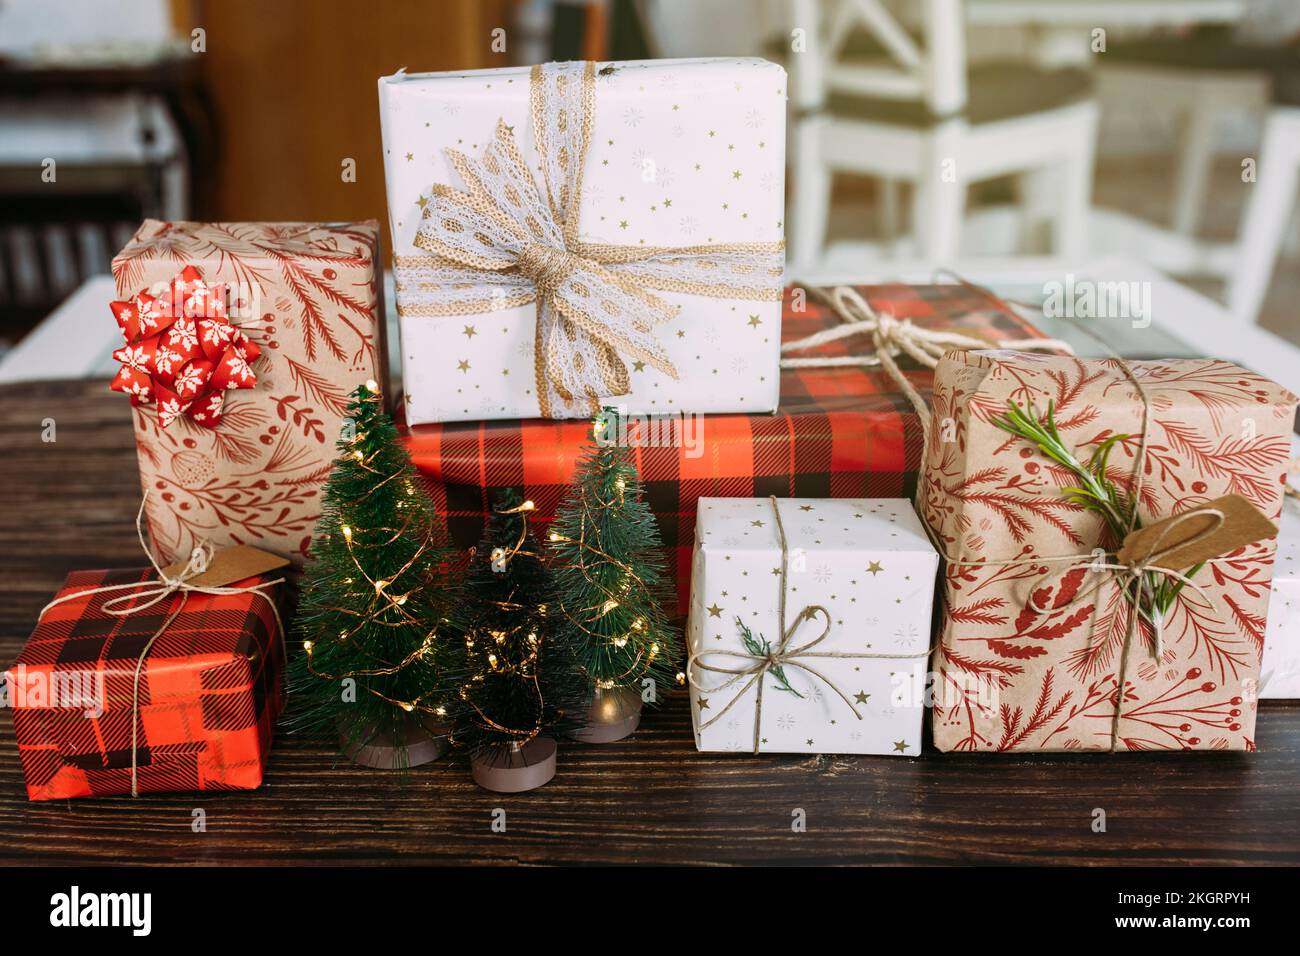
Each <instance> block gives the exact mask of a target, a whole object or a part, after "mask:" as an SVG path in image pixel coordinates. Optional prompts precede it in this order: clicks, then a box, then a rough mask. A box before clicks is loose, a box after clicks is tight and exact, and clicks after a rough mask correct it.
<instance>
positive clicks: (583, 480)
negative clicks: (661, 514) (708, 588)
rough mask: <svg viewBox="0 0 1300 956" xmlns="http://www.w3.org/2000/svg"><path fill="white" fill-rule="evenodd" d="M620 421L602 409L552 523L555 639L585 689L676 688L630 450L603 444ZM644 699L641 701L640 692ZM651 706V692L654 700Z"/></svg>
mask: <svg viewBox="0 0 1300 956" xmlns="http://www.w3.org/2000/svg"><path fill="white" fill-rule="evenodd" d="M616 423H617V419H616V418H615V413H614V411H613V410H612V409H608V408H607V409H605V410H604V412H602V413H601V414H600V415H598V416H597V417H596V419H595V420H594V422H593V424H592V432H593V439H594V441H593V444H592V445H591V446H590V447H589V448H588V450H587V452H586V454H585V456H584V457H583V459H582V461H581V462H580V464H579V467H578V477H577V481H576V483H575V484H574V486H573V488H572V489H571V490H570V492H569V494H568V495H567V496H566V497H565V499H564V500H563V501H562V502H561V503H560V507H559V509H558V511H557V512H556V515H555V520H554V522H553V523H552V524H551V531H550V536H549V538H550V543H551V550H552V552H553V554H554V555H555V559H556V560H555V569H554V571H553V574H554V578H555V582H554V588H553V590H554V594H555V598H554V603H555V612H556V617H557V624H556V626H557V628H558V631H559V633H560V636H561V637H562V638H564V639H565V641H566V643H569V644H571V645H572V646H573V648H574V653H575V655H576V656H577V659H578V662H579V665H580V666H581V668H582V670H583V673H584V674H585V675H586V676H587V680H588V693H589V696H590V694H591V693H592V692H594V691H597V690H600V691H609V690H616V689H621V690H625V691H627V692H629V693H636V694H642V691H643V687H644V685H643V681H644V680H645V679H646V678H649V679H650V680H652V681H654V685H653V686H654V687H656V688H665V687H669V686H671V683H670V682H673V681H677V682H680V676H679V675H678V674H677V661H678V657H679V654H680V650H679V647H680V643H679V641H678V639H677V636H676V634H675V633H674V631H673V629H672V628H671V627H670V626H669V623H668V617H667V615H666V613H665V612H664V606H665V604H666V603H667V602H668V601H670V600H671V591H670V588H669V586H668V585H667V583H666V582H667V575H666V571H665V565H664V557H663V547H662V544H661V542H660V538H659V529H658V527H657V525H656V524H655V517H654V513H653V512H651V510H650V507H649V506H648V505H647V504H646V502H645V498H644V494H643V490H642V486H641V478H640V475H639V474H638V473H637V469H636V465H635V464H634V463H633V461H632V456H631V453H630V450H629V449H628V448H626V447H624V446H621V445H617V444H615V443H613V442H610V441H605V440H603V439H602V436H603V435H605V434H606V433H607V432H608V431H609V429H610V428H611V426H613V425H615V424H616ZM642 696H644V695H642ZM651 699H652V700H653V701H655V702H657V700H658V694H657V693H656V694H654V695H653V696H652V698H651Z"/></svg>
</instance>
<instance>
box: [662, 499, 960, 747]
mask: <svg viewBox="0 0 1300 956" xmlns="http://www.w3.org/2000/svg"><path fill="white" fill-rule="evenodd" d="M775 506H776V508H777V509H779V513H780V518H781V528H782V529H783V530H784V533H785V538H786V561H785V562H784V563H785V567H786V571H785V575H784V577H783V576H782V573H781V568H782V559H781V546H780V534H779V530H778V527H777V523H776V521H775V520H774V516H773V511H772V509H773V502H772V500H770V499H767V498H701V499H700V504H699V512H698V517H697V520H696V547H695V556H694V560H693V563H692V569H691V604H690V616H689V620H688V624H687V639H688V644H689V652H690V653H691V654H692V655H693V657H692V660H693V661H698V662H702V663H704V664H708V665H715V666H718V667H722V668H736V667H737V666H743V665H745V664H746V663H747V662H746V661H744V660H743V659H741V658H737V657H733V656H727V655H723V654H710V653H708V652H711V651H729V652H735V653H744V652H745V650H746V649H745V644H744V642H743V638H742V634H741V628H740V627H739V625H738V624H737V622H736V619H737V618H740V620H741V621H742V622H744V623H745V624H746V625H748V627H749V629H750V631H751V632H752V633H753V634H754V635H756V636H759V637H760V638H761V639H765V640H767V641H768V642H769V643H770V644H771V645H773V646H775V645H776V644H777V643H778V641H779V640H780V624H779V622H778V618H779V614H780V609H779V601H780V590H779V589H780V588H784V590H785V601H786V619H787V626H789V625H791V624H793V623H794V622H795V620H796V618H797V617H798V615H799V612H800V611H801V610H802V609H803V608H805V607H809V606H819V607H823V608H825V609H826V611H827V612H828V614H829V620H830V628H829V631H828V632H827V636H826V638H825V640H823V641H822V642H821V643H820V644H817V645H816V646H814V647H811V648H810V649H809V650H810V654H809V656H806V657H801V658H796V659H795V660H796V661H803V662H804V663H807V664H808V665H810V666H811V667H813V668H815V669H816V670H817V671H819V672H820V673H821V674H822V675H824V676H825V677H826V678H827V679H828V680H829V683H830V684H833V685H834V686H828V683H827V682H826V681H823V680H821V679H820V678H818V677H815V676H813V675H812V674H810V673H809V672H808V671H806V670H804V669H803V668H802V667H801V666H798V664H797V663H796V662H790V663H787V664H785V665H784V667H783V672H784V678H785V680H786V682H788V685H789V688H790V689H789V690H787V689H784V688H783V687H782V686H781V681H780V680H779V679H778V678H777V677H776V675H775V674H773V673H772V672H771V671H769V672H768V673H767V674H765V675H764V677H763V680H764V682H765V683H764V688H763V704H762V713H761V715H760V717H761V719H760V724H759V729H758V735H757V736H758V739H759V750H760V751H762V752H764V753H844V754H850V753H852V754H887V755H892V756H903V755H906V756H916V755H917V754H918V753H920V749H921V722H922V721H921V718H922V715H923V713H924V700H925V696H924V693H925V675H926V671H927V668H928V664H927V651H928V649H929V646H930V633H931V614H932V610H933V602H934V588H935V575H936V573H937V571H938V566H939V556H938V554H937V553H936V552H935V550H934V547H933V546H932V545H931V544H930V540H929V538H927V537H926V534H925V531H924V529H922V527H921V523H920V521H919V520H918V519H917V517H916V513H915V512H914V511H913V509H912V504H911V502H910V501H908V500H906V499H904V498H844V499H804V498H778V499H776V503H775ZM822 630H823V627H822V623H821V621H820V619H817V620H811V619H810V620H806V621H804V622H803V623H801V624H800V625H799V626H798V627H797V628H796V629H795V630H794V632H793V633H792V635H791V638H790V641H789V642H788V645H787V646H788V647H790V648H798V647H800V646H802V645H806V644H808V643H809V642H810V641H813V640H814V639H815V638H816V637H817V636H818V634H819V633H821V631H822ZM825 653H828V654H832V655H835V654H844V655H855V656H844V657H835V656H826V657H816V656H812V655H815V654H825ZM856 655H861V656H856ZM871 655H890V656H880V657H874V656H871ZM692 674H693V677H694V682H693V683H692V686H691V688H690V694H691V716H692V720H693V724H694V727H695V745H696V748H697V749H699V750H701V751H710V752H718V751H733V752H742V753H745V752H752V751H753V746H754V737H755V733H754V719H755V699H756V696H757V695H756V689H755V688H754V687H750V688H748V689H747V690H744V691H743V692H742V693H740V694H739V696H737V694H738V692H739V691H741V689H742V688H744V687H745V685H746V684H747V683H748V680H749V678H748V677H746V678H744V679H742V680H740V681H738V682H736V683H734V684H732V685H731V686H724V685H725V684H726V682H727V681H728V680H729V679H730V678H729V677H728V676H727V675H725V674H719V673H714V672H710V671H708V670H701V669H698V668H692ZM697 685H698V686H697ZM836 688H838V693H837V691H836ZM841 693H842V694H843V695H844V696H845V697H847V698H848V702H846V701H845V700H844V699H842V698H841V696H840V694H841ZM733 699H735V703H734V704H732V705H731V707H730V709H729V710H728V711H727V712H726V713H725V714H723V715H722V716H721V717H720V718H718V719H716V720H714V721H713V722H712V723H711V724H709V726H707V727H704V726H703V724H704V723H705V722H707V721H709V720H710V719H711V718H712V717H714V716H715V715H717V714H719V713H720V712H721V711H722V710H723V708H724V707H726V705H727V704H728V703H729V702H731V701H732V700H733ZM705 702H707V704H706V703H705ZM850 703H851V704H852V706H850ZM855 712H856V713H857V714H860V715H861V719H858V717H857V716H855Z"/></svg>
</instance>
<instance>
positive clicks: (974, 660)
mask: <svg viewBox="0 0 1300 956" xmlns="http://www.w3.org/2000/svg"><path fill="white" fill-rule="evenodd" d="M1130 375H1131V376H1132V378H1131V379H1130V377H1129V376H1130ZM1138 383H1140V385H1141V391H1139V389H1138V387H1137V385H1138ZM1144 395H1145V401H1144V399H1143V396H1144ZM1049 401H1050V402H1051V403H1052V405H1053V408H1052V412H1053V416H1054V420H1055V424H1056V427H1057V429H1058V431H1059V433H1060V436H1061V442H1062V443H1063V444H1064V445H1065V446H1067V448H1069V449H1070V453H1071V454H1072V455H1074V457H1075V458H1076V459H1078V460H1080V461H1082V462H1087V461H1088V460H1089V459H1090V457H1091V456H1092V454H1093V453H1094V451H1096V450H1097V449H1098V448H1099V447H1100V446H1102V445H1103V443H1106V442H1107V441H1108V439H1114V444H1113V447H1111V446H1108V447H1110V454H1109V458H1108V459H1107V461H1106V463H1105V469H1106V477H1107V479H1108V480H1109V481H1111V482H1113V483H1114V484H1115V485H1116V486H1117V487H1118V488H1119V489H1120V492H1121V493H1122V494H1123V495H1124V496H1128V495H1130V494H1132V495H1135V496H1136V499H1137V502H1138V513H1139V515H1140V517H1141V521H1142V524H1143V525H1144V526H1146V525H1151V524H1153V523H1154V522H1156V521H1158V520H1159V519H1162V518H1169V517H1171V516H1175V515H1182V514H1185V513H1186V514H1187V515H1188V516H1189V517H1190V516H1191V515H1194V514H1195V513H1196V512H1198V511H1199V512H1200V513H1201V514H1202V515H1203V516H1209V517H1210V518H1211V520H1213V512H1212V511H1210V510H1209V509H1214V508H1219V507H1223V505H1222V503H1221V500H1220V499H1222V498H1223V496H1227V495H1237V496H1240V497H1241V498H1243V499H1245V500H1246V501H1248V502H1249V503H1250V505H1253V506H1254V509H1256V510H1257V511H1258V512H1259V515H1260V516H1261V517H1259V521H1260V522H1262V525H1263V527H1264V528H1265V529H1267V527H1268V524H1269V522H1272V525H1273V529H1274V535H1275V534H1276V530H1275V529H1276V525H1277V520H1278V517H1279V514H1280V512H1281V508H1282V495H1283V483H1284V481H1285V473H1286V470H1287V464H1288V460H1289V449H1290V442H1289V435H1290V433H1291V429H1292V426H1293V424H1294V421H1295V407H1296V398H1295V396H1293V395H1291V394H1290V393H1288V392H1287V391H1286V390H1285V389H1283V388H1282V387H1281V386H1279V385H1276V384H1275V383H1273V382H1271V381H1269V380H1268V379H1266V378H1262V377H1260V376H1258V375H1256V374H1254V373H1253V372H1248V371H1246V370H1244V369H1241V368H1239V367H1237V366H1236V365H1233V364H1232V363H1230V362H1226V361H1223V360H1221V359H1168V360H1161V361H1133V362H1129V363H1123V362H1121V361H1119V360H1116V359H1104V360H1099V359H1077V358H1074V357H1063V356H1043V355H1031V354H1028V353H1023V352H1010V351H997V350H991V351H982V352H969V353H949V354H948V355H945V356H944V358H943V359H942V360H941V361H940V362H939V366H938V368H937V369H936V372H935V387H934V394H933V401H932V410H933V414H932V417H931V425H930V439H929V447H928V449H927V454H926V466H925V471H924V485H923V489H922V508H923V511H924V516H925V519H926V521H927V522H928V523H929V524H930V527H931V528H932V529H933V530H934V532H935V534H936V535H937V537H938V539H939V540H940V542H941V549H942V550H943V551H944V552H945V559H946V560H945V570H944V572H943V577H942V584H943V587H944V598H945V600H944V605H945V606H944V612H943V618H942V624H941V628H940V632H939V638H938V645H937V647H936V650H935V656H934V670H935V673H936V678H935V702H934V710H933V732H934V743H935V746H937V747H938V748H939V749H940V750H992V751H1011V750H1020V751H1025V750H1030V751H1060V750H1067V751H1068V750H1253V749H1254V748H1255V714H1256V701H1257V697H1258V686H1259V677H1260V656H1261V653H1262V650H1263V643H1264V623H1265V619H1266V615H1267V611H1268V597H1269V583H1270V579H1271V577H1272V574H1273V562H1274V544H1275V540H1276V538H1275V537H1274V538H1272V539H1270V538H1268V537H1263V538H1258V537H1251V538H1244V539H1242V540H1250V541H1251V542H1252V543H1249V544H1242V545H1240V546H1236V547H1234V548H1232V549H1231V550H1230V551H1229V552H1228V553H1226V554H1222V555H1219V556H1218V557H1215V558H1211V559H1209V560H1208V561H1207V562H1206V563H1205V564H1204V566H1199V565H1197V564H1195V563H1194V562H1189V564H1191V565H1192V566H1191V567H1190V569H1189V566H1188V565H1182V566H1179V567H1173V568H1170V569H1168V570H1169V571H1174V572H1179V573H1182V574H1183V575H1184V576H1185V577H1187V579H1188V582H1190V583H1188V584H1187V586H1183V587H1182V588H1181V590H1179V591H1178V592H1177V594H1176V597H1174V599H1173V602H1172V604H1171V605H1170V606H1169V608H1168V610H1167V611H1166V612H1164V613H1163V614H1162V615H1161V616H1160V620H1161V621H1162V626H1161V627H1160V630H1159V633H1157V632H1156V629H1155V628H1154V627H1153V626H1152V625H1151V624H1150V623H1148V621H1147V620H1146V619H1140V620H1137V621H1134V622H1133V626H1132V627H1130V620H1129V617H1130V613H1131V612H1130V607H1131V605H1130V601H1129V600H1128V599H1127V598H1126V597H1125V592H1124V590H1123V589H1124V588H1125V587H1129V586H1131V585H1132V581H1133V577H1131V576H1125V575H1133V574H1134V573H1135V572H1133V571H1132V569H1133V567H1134V564H1132V563H1131V561H1132V560H1133V558H1131V557H1130V558H1124V557H1122V555H1123V553H1124V552H1123V550H1122V549H1120V550H1118V551H1117V546H1118V544H1119V542H1116V541H1114V540H1111V537H1112V536H1111V535H1110V534H1109V533H1108V531H1107V528H1106V525H1105V522H1104V521H1103V520H1102V519H1101V517H1100V516H1099V515H1098V513H1097V512H1096V511H1093V510H1086V509H1084V508H1083V507H1081V506H1080V505H1079V504H1077V503H1076V502H1074V501H1071V500H1069V499H1068V498H1067V497H1066V496H1065V494H1064V493H1063V492H1062V488H1064V487H1069V486H1074V485H1078V484H1079V483H1080V481H1079V479H1078V478H1077V477H1076V476H1075V475H1074V473H1073V472H1072V471H1067V469H1066V468H1065V467H1063V466H1062V465H1060V464H1058V463H1057V462H1056V461H1055V460H1053V459H1049V458H1048V457H1047V456H1046V455H1044V454H1042V453H1041V452H1040V451H1039V450H1038V449H1036V448H1035V447H1034V446H1033V445H1032V444H1031V443H1029V442H1027V441H1025V440H1023V439H1021V438H1019V437H1016V436H1013V435H1010V434H1008V433H1007V432H1006V431H1003V430H1002V429H1000V428H998V427H997V426H996V425H995V424H994V420H995V419H998V418H1000V417H1001V416H1002V415H1004V414H1005V413H1006V412H1007V410H1008V403H1009V402H1015V403H1017V404H1019V405H1021V406H1022V407H1025V406H1029V405H1032V406H1033V408H1034V411H1035V414H1036V416H1039V417H1041V416H1043V415H1044V414H1045V413H1046V412H1047V409H1048V403H1049ZM1144 422H1145V425H1146V428H1145V436H1146V440H1145V442H1143V440H1142V436H1143V434H1144V427H1143V426H1144ZM1116 436H1120V437H1118V438H1116ZM1138 476H1140V477H1141V483H1140V486H1139V483H1138ZM1220 518H1223V515H1222V514H1220ZM1183 520H1184V521H1186V520H1187V519H1186V518H1185V519H1183ZM1192 520H1196V521H1201V520H1202V519H1201V518H1193V519H1192ZM1223 520H1224V521H1226V520H1227V519H1226V518H1223ZM1200 527H1202V528H1205V527H1207V525H1206V524H1204V523H1202V524H1201V525H1200ZM1265 533H1266V532H1265ZM1170 560H1171V561H1173V560H1174V559H1173V558H1171V559H1170ZM1150 563H1151V564H1153V565H1156V566H1157V567H1159V561H1151V562H1150ZM1159 573H1161V574H1163V573H1164V569H1160V571H1159ZM1130 593H1131V592H1130Z"/></svg>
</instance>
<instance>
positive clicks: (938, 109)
mask: <svg viewBox="0 0 1300 956" xmlns="http://www.w3.org/2000/svg"><path fill="white" fill-rule="evenodd" d="M918 6H919V9H920V35H921V36H920V39H921V42H920V43H918V42H917V40H916V39H915V38H914V37H913V35H912V34H911V33H909V32H908V31H907V30H906V29H905V28H904V27H903V25H901V24H900V23H899V21H898V20H897V19H896V18H895V17H894V16H893V15H892V14H891V13H890V10H889V9H888V8H887V7H886V6H885V4H884V3H883V2H881V0H838V2H832V0H827V2H818V0H795V3H794V6H793V14H794V16H793V20H792V23H793V25H794V27H795V28H796V29H803V30H805V31H806V33H805V34H804V35H803V37H802V39H804V40H806V44H807V46H806V52H799V45H798V44H797V43H795V44H793V45H792V43H791V42H790V41H789V40H787V42H786V44H785V46H786V49H787V51H789V52H788V53H787V55H786V56H785V57H784V59H785V61H786V62H787V64H788V69H789V73H790V85H791V103H792V109H793V111H794V114H795V115H794V120H793V122H792V123H791V127H790V133H791V142H790V156H791V172H792V178H793V190H792V194H791V209H790V220H791V222H790V224H789V227H788V228H787V236H788V237H789V241H790V261H791V262H792V264H793V265H794V267H795V268H799V267H801V266H807V265H810V264H813V263H816V262H817V261H818V259H819V258H820V257H821V256H822V255H823V253H824V246H825V242H826V227H827V217H828V212H829V206H830V191H831V176H832V173H834V172H836V171H842V172H849V173H855V174H859V175H864V176H873V177H877V178H879V179H880V180H881V182H882V211H883V213H884V215H883V219H884V226H885V229H886V231H887V232H890V233H892V232H895V231H896V229H897V212H896V211H897V208H898V201H897V190H898V185H899V184H900V183H902V182H907V183H910V184H912V186H913V200H912V231H913V244H914V246H915V249H914V252H913V254H916V255H919V256H921V257H922V258H925V259H927V260H930V261H935V262H942V261H944V260H950V259H951V258H953V257H954V256H955V255H956V254H957V250H958V237H959V234H960V231H961V225H962V218H963V215H964V208H965V200H966V188H967V186H968V185H969V184H971V183H975V182H979V181H981V180H987V179H992V178H994V177H999V176H1005V175H1012V174H1016V175H1020V176H1021V177H1022V193H1021V197H1022V204H1023V206H1024V209H1025V213H1024V226H1025V227H1028V228H1033V227H1035V226H1036V225H1037V224H1038V223H1039V222H1040V221H1041V220H1042V219H1050V220H1051V222H1052V226H1053V230H1052V238H1053V246H1054V249H1055V251H1056V252H1057V254H1059V255H1063V256H1067V257H1069V256H1080V255H1082V254H1083V253H1084V251H1085V249H1086V248H1087V236H1086V234H1085V232H1086V228H1087V219H1088V206H1089V200H1090V197H1091V189H1092V167H1093V152H1094V147H1095V140H1096V127H1097V111H1096V106H1095V103H1094V102H1093V101H1092V100H1091V99H1090V98H1089V86H1088V78H1087V76H1086V74H1083V73H1082V72H1079V71H1049V70H1044V69H1041V68H1039V67H1036V66H1033V65H1029V64H1019V63H994V64H986V65H976V66H973V67H969V68H968V65H967V61H966V53H965V38H964V32H965V21H964V16H963V13H964V11H963V5H962V3H961V2H960V0H922V2H921V3H920V4H918ZM796 36H797V35H796ZM864 39H865V41H866V42H865V43H864ZM868 45H872V46H874V47H875V48H876V51H877V52H874V53H873V52H869V51H868V50H867V49H865V48H866V47H867V46H868ZM1053 207H1054V208H1053ZM1022 234H1023V233H1022ZM897 247H898V251H899V252H903V253H906V251H907V250H906V249H905V244H901V243H900V244H897Z"/></svg>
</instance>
